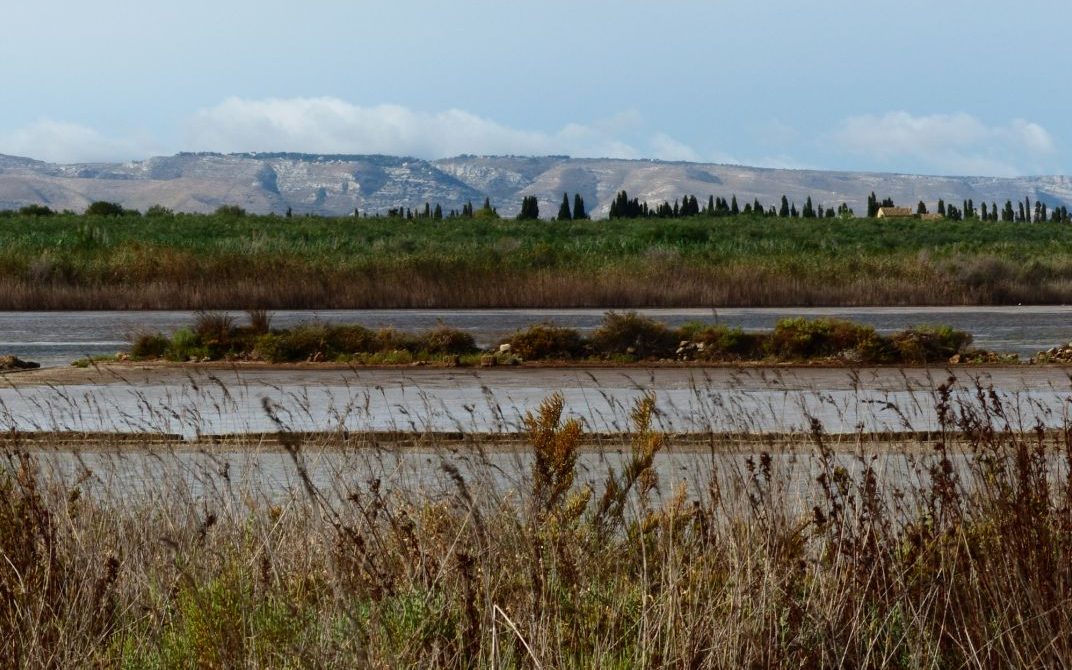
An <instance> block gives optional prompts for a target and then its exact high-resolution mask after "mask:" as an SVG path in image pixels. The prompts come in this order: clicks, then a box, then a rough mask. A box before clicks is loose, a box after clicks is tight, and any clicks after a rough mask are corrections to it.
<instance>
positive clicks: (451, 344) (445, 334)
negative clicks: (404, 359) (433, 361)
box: [413, 324, 476, 354]
mask: <svg viewBox="0 0 1072 670" xmlns="http://www.w3.org/2000/svg"><path fill="white" fill-rule="evenodd" d="M413 346H414V347H415V351H414V353H417V352H419V351H424V352H426V353H429V354H471V353H473V352H474V351H476V342H475V341H474V340H473V336H472V334H470V333H467V332H465V331H464V330H459V329H457V328H451V327H450V326H444V325H442V324H440V325H438V326H436V327H435V328H432V329H431V330H427V331H425V332H423V333H421V334H420V335H419V336H417V337H416V338H415V340H414V342H413Z"/></svg>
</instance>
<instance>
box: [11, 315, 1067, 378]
mask: <svg viewBox="0 0 1072 670" xmlns="http://www.w3.org/2000/svg"><path fill="white" fill-rule="evenodd" d="M604 311H605V310H599V309H587V310H586V309H581V310H577V309H569V310H543V309H541V310H524V309H521V310H320V311H312V310H280V311H277V312H273V317H272V322H273V324H274V325H276V326H279V327H287V326H293V325H296V324H298V323H302V322H307V321H315V320H321V321H329V322H334V323H360V324H364V325H366V326H371V327H377V326H393V327H396V328H399V329H402V330H418V329H423V328H429V327H431V326H434V325H436V323H438V322H443V323H446V324H449V325H451V326H455V327H458V328H463V329H465V330H468V331H470V332H472V333H473V336H474V337H475V338H476V340H477V342H478V343H479V344H482V345H490V344H492V343H493V342H495V341H496V340H498V339H499V338H501V337H503V336H505V335H508V334H509V333H511V332H513V331H514V330H516V329H518V328H522V327H525V326H527V325H530V324H533V323H540V322H544V321H552V322H554V323H556V324H559V325H563V326H571V327H574V328H578V329H580V330H582V331H590V330H592V329H594V328H596V327H597V326H598V325H599V322H600V320H601V319H602V317H603V313H604ZM640 311H641V312H643V313H644V314H647V315H650V316H652V317H653V318H656V319H658V320H660V321H664V322H666V323H668V324H670V325H680V324H683V323H685V322H688V321H703V322H708V323H716V322H717V323H721V324H725V325H729V326H739V327H741V328H744V329H748V330H760V329H768V328H772V327H773V326H774V324H775V323H776V322H777V321H778V320H779V319H783V318H786V317H792V316H807V317H819V316H832V317H838V318H844V319H849V320H852V321H856V322H859V323H866V324H870V325H873V326H874V327H875V328H877V329H878V330H879V331H882V332H889V331H894V330H900V329H903V328H906V327H908V326H912V325H919V324H948V325H950V326H953V327H955V328H959V329H961V330H966V331H968V332H969V333H972V334H973V335H974V336H975V344H976V345H977V346H979V347H981V348H985V349H991V350H995V351H1001V352H1008V353H1017V354H1020V355H1021V356H1030V355H1031V354H1034V353H1036V352H1038V351H1041V350H1043V349H1047V348H1049V347H1052V346H1055V345H1057V344H1062V343H1065V342H1068V341H1069V340H1072V307H1063V306H1062V307H904V308H902V307H867V308H791V309H772V308H762V309H743V308H735V309H718V310H712V309H656V310H640ZM233 314H234V315H235V316H236V318H237V319H238V320H239V321H240V322H241V321H242V320H244V318H245V317H244V315H243V314H242V313H241V312H234V313H233ZM193 318H194V313H193V312H186V311H163V312H145V311H142V312H138V311H131V312H0V354H14V355H16V356H19V357H20V358H23V359H25V360H32V361H37V362H39V363H41V364H42V365H49V366H51V365H64V364H67V363H69V362H70V361H72V360H75V359H77V358H82V357H84V356H87V355H104V354H114V353H116V352H117V351H120V350H123V349H125V348H126V347H127V346H128V341H129V340H128V338H129V336H130V335H132V334H134V333H137V332H140V331H162V332H165V333H172V332H174V331H175V330H177V329H179V328H182V327H184V326H188V325H189V324H190V323H191V322H192V321H193Z"/></svg>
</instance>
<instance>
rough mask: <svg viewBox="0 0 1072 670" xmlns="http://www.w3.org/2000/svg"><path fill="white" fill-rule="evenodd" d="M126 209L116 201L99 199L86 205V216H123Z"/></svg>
mask: <svg viewBox="0 0 1072 670" xmlns="http://www.w3.org/2000/svg"><path fill="white" fill-rule="evenodd" d="M125 212H126V210H124V209H123V206H122V205H120V204H119V203H116V202H106V201H104V200H98V201H96V202H94V203H91V204H90V205H89V207H86V216H122V215H123V214H124V213H125Z"/></svg>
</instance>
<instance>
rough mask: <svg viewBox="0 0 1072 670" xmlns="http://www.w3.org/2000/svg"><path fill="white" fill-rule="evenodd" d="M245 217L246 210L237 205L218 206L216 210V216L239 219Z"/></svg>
mask: <svg viewBox="0 0 1072 670" xmlns="http://www.w3.org/2000/svg"><path fill="white" fill-rule="evenodd" d="M245 215H246V210H244V209H242V208H241V207H239V206H238V205H220V206H219V207H217V208H216V216H228V217H233V218H240V217H243V216H245Z"/></svg>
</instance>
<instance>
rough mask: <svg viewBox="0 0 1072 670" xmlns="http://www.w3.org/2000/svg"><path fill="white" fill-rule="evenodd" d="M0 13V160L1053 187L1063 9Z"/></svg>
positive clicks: (507, 5) (544, 6)
mask: <svg viewBox="0 0 1072 670" xmlns="http://www.w3.org/2000/svg"><path fill="white" fill-rule="evenodd" d="M8 4H9V6H7V7H5V8H4V11H3V22H4V25H5V28H6V29H5V30H4V31H3V34H2V36H0V82H3V88H4V90H5V96H4V98H5V101H6V102H7V104H4V105H0V153H9V154H17V155H27V156H32V157H35V158H41V159H45V160H54V161H93V160H123V159H133V158H144V157H146V156H149V155H154V154H169V153H174V152H176V151H181V150H197V151H208V150H214V151H303V152H312V153H392V154H406V155H414V156H419V157H423V158H439V157H445V156H450V155H455V154H458V153H477V154H485V153H494V154H502V153H512V154H550V153H554V154H570V155H574V156H593V157H595V156H612V157H628V158H661V159H668V160H697V161H710V162H730V163H743V164H749V165H761V166H771V167H808V168H822V169H845V170H875V171H896V172H917V173H926V174H972V175H992V176H1011V175H1022V174H1053V173H1061V174H1068V173H1072V161H1070V160H1069V158H1068V153H1067V148H1068V146H1069V143H1070V142H1072V114H1070V113H1069V109H1070V102H1072V99H1070V98H1072V93H1070V92H1069V88H1068V86H1067V84H1066V71H1067V68H1068V66H1069V64H1070V63H1072V40H1069V39H1068V38H1067V36H1066V32H1067V31H1066V28H1065V27H1066V26H1068V25H1069V24H1070V19H1072V3H1068V2H1067V0H1064V1H1063V2H1057V1H1048V0H1023V1H1022V2H1019V3H1015V5H1014V4H1013V3H1007V2H990V1H988V0H974V1H970V2H969V1H967V0H929V1H927V2H924V1H920V0H898V1H896V2H895V1H885V0H882V1H870V0H853V1H849V0H815V1H814V2H809V3H804V2H799V0H798V1H796V2H790V1H788V0H771V1H767V2H763V0H752V1H750V2H749V1H744V0H725V1H723V0H708V1H706V2H701V1H695V0H663V1H661V2H659V3H657V4H656V3H654V2H634V1H632V0H617V1H613V2H612V1H610V0H588V1H584V0H572V1H568V2H567V1H559V0H542V1H541V2H528V1H516V2H508V1H504V0H499V1H497V2H490V1H488V2H485V1H483V0H481V1H466V0H455V2H432V1H428V2H416V1H412V0H392V1H391V2H364V1H361V0H350V1H342V0H338V1H328V0H304V1H303V2H301V3H298V2H280V1H275V0H261V1H258V2H252V1H249V0H215V1H214V2H207V1H205V0H187V1H185V2H182V3H167V4H166V5H165V3H156V2H145V1H144V0H140V1H138V0H96V1H95V2H91V3H87V2H75V1H74V0H34V2H22V1H18V2H12V3H8Z"/></svg>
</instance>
